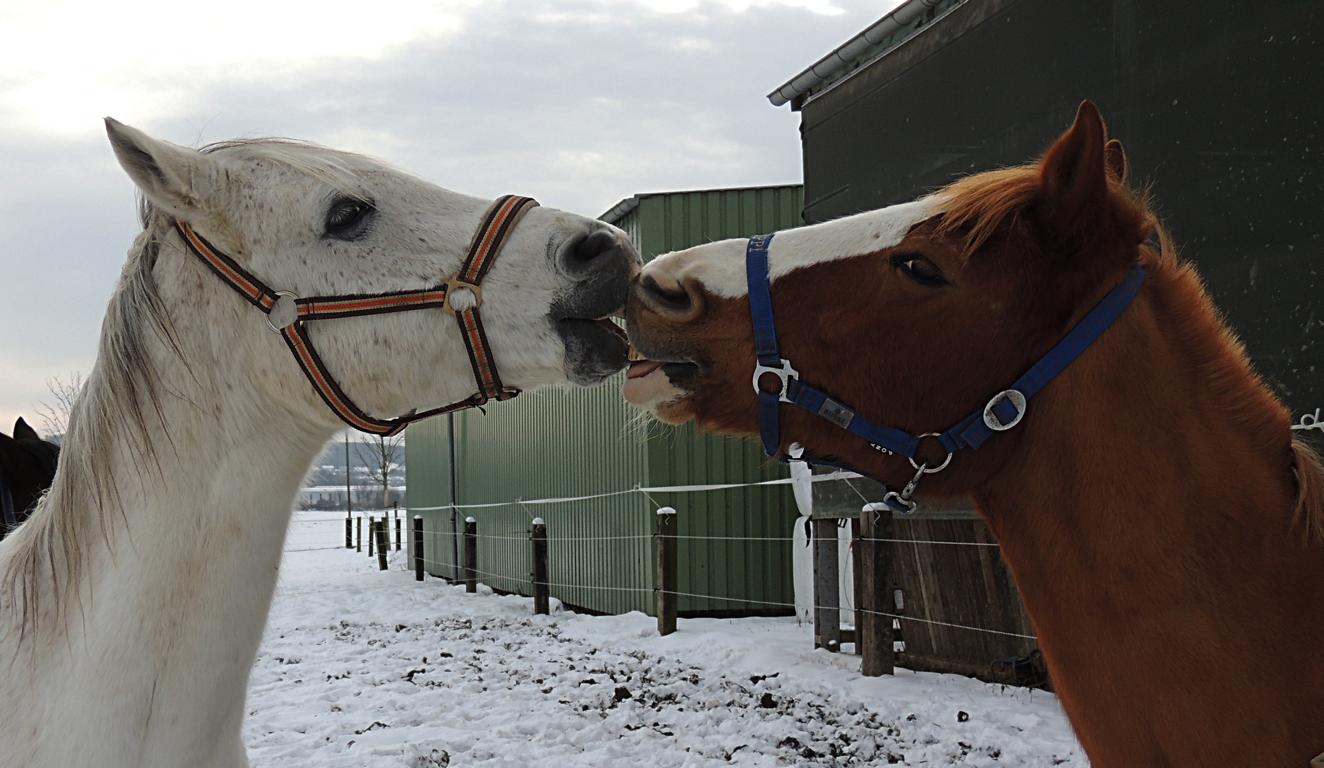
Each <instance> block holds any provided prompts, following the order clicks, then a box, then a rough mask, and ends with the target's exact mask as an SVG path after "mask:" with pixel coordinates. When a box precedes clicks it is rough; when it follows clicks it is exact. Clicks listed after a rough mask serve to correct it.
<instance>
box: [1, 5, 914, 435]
mask: <svg viewBox="0 0 1324 768" xmlns="http://www.w3.org/2000/svg"><path fill="white" fill-rule="evenodd" d="M897 4H898V2H897V0H883V1H882V2H859V1H857V0H544V1H543V2H501V1H495V2H477V1H476V0H445V1H444V2H432V3H424V2H406V1H404V0H374V2H370V3H360V2H344V1H343V0H322V2H319V3H315V4H313V3H298V4H295V3H281V2H279V1H278V0H276V1H273V0H262V1H260V2H259V1H258V0H229V2H226V3H220V4H212V3H181V2H178V0H168V1H167V0H150V1H149V2H123V3H121V2H115V3H89V2H85V1H84V0H78V2H68V1H63V2H62V1H59V0H56V1H52V0H46V1H45V2H40V3H37V2H25V3H16V2H6V3H3V4H0V287H3V291H2V292H0V431H4V432H6V433H8V431H9V427H10V425H12V423H13V421H14V418H15V417H16V416H18V415H20V414H31V413H32V412H33V409H34V406H36V405H37V404H38V403H39V402H41V401H43V400H47V399H49V398H48V396H47V394H46V386H45V382H46V380H47V379H49V378H50V377H52V376H57V375H58V376H63V375H66V374H68V373H69V372H71V371H81V372H83V373H86V372H87V371H89V370H90V369H91V367H92V364H93V360H94V356H95V351H96V340H97V335H98V332H99V328H100V323H101V317H102V313H103V310H104V308H105V303H106V300H107V298H108V296H109V294H110V291H111V289H112V287H113V284H114V280H115V277H116V275H117V273H118V270H119V268H120V265H121V263H122V262H123V259H124V255H125V251H126V249H127V248H128V245H129V243H130V241H131V240H132V238H133V236H134V234H135V233H136V231H137V229H138V227H137V221H136V219H135V213H134V202H133V188H132V186H131V184H130V183H129V181H128V180H127V178H126V177H125V176H124V175H123V173H122V172H121V171H120V170H119V167H118V166H117V165H116V164H115V161H114V158H113V157H112V155H111V152H110V149H109V147H108V146H107V143H106V140H105V134H104V132H103V128H102V123H101V117H102V116H103V115H111V116H114V117H116V118H118V119H119V120H122V121H124V122H127V123H129V124H131V125H135V126H137V127H139V128H142V129H144V130H146V131H148V132H149V133H151V134H153V135H155V136H157V137H160V138H165V139H169V140H171V141H174V142H177V143H182V144H201V143H205V142H209V141H215V140H217V139H223V138H228V137H234V136H290V137H295V138H300V139H308V140H311V141H315V142H318V143H321V144H326V145H330V146H333V147H338V148H343V149H350V150H355V151H359V152H363V153H367V154H370V155H374V156H377V157H381V158H383V159H385V160H387V161H390V162H391V163H393V164H395V165H397V166H399V167H402V168H405V169H407V170H410V171H412V172H414V173H417V174H418V175H420V176H423V177H424V178H427V179H429V180H431V181H434V182H436V183H438V184H441V185H442V186H445V187H448V188H451V189H455V190H459V191H463V192H468V193H472V194H476V195H485V196H496V195H498V194H502V193H506V192H519V193H521V194H528V195H533V196H535V197H537V198H538V199H539V200H541V201H542V202H543V203H544V204H545V205H551V206H555V207H558V208H564V209H567V210H571V211H576V212H578V213H583V214H589V215H598V214H600V213H602V212H603V211H605V210H606V209H607V208H608V207H610V206H611V205H612V204H613V203H615V202H616V201H617V200H619V199H621V198H623V197H627V196H629V195H631V194H633V193H635V192H643V191H657V190H668V189H689V188H704V187H718V186H736V185H752V184H770V183H784V182H798V181H800V178H801V173H800V144H799V133H798V124H799V120H798V115H795V114H793V113H791V112H790V111H789V109H788V108H786V107H783V108H781V109H776V108H773V107H772V106H771V105H770V104H769V103H768V102H767V100H766V99H765V94H766V93H768V92H769V91H770V90H772V89H773V88H775V87H776V86H778V85H780V84H781V83H782V82H784V81H785V80H787V79H789V78H790V77H791V76H792V75H794V74H796V73H797V72H799V71H800V70H801V69H803V68H804V67H806V66H808V65H809V64H811V63H813V62H814V61H815V60H816V59H818V58H819V57H820V56H822V55H823V54H825V53H827V52H828V51H830V50H831V49H832V48H834V47H836V46H837V45H839V44H841V43H842V42H845V41H846V40H847V39H848V38H849V37H851V36H852V35H854V34H855V33H857V32H859V31H860V30H862V29H863V28H864V27H865V26H867V25H868V24H870V23H871V22H873V21H874V20H876V19H877V18H879V17H880V16H881V15H882V14H883V13H885V12H886V11H887V10H889V9H890V8H892V7H894V6H895V5H897ZM283 6H288V7H289V8H290V10H288V11H287V10H283V9H282V7H283ZM296 7H297V10H296ZM38 428H40V427H39V426H38Z"/></svg>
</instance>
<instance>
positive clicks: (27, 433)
mask: <svg viewBox="0 0 1324 768" xmlns="http://www.w3.org/2000/svg"><path fill="white" fill-rule="evenodd" d="M14 439H15V440H40V439H41V435H38V434H37V430H35V429H33V428H32V427H29V426H28V423H27V422H26V421H24V420H23V417H22V416H19V417H18V421H16V422H14Z"/></svg>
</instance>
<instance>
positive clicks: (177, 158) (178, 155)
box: [106, 117, 222, 220]
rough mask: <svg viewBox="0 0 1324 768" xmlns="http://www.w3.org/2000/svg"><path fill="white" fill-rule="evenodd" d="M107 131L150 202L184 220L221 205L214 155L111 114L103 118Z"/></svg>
mask: <svg viewBox="0 0 1324 768" xmlns="http://www.w3.org/2000/svg"><path fill="white" fill-rule="evenodd" d="M106 135H107V136H109V137H110V146H111V147H113V148H114V150H115V157H116V158H117V159H118V160H119V162H120V165H121V166H123V168H124V170H125V172H126V173H128V174H129V178H131V179H133V183H134V184H136V185H137V186H138V189H140V190H142V193H143V196H144V197H146V198H147V200H148V201H149V202H151V203H152V204H153V205H155V206H157V207H158V208H161V209H163V210H165V211H167V212H169V213H170V214H171V215H172V216H176V217H178V218H181V219H185V220H189V219H194V218H196V217H197V216H199V215H200V214H201V215H205V214H207V213H208V212H210V211H213V210H216V209H217V208H219V207H221V206H220V202H219V201H217V200H216V197H217V195H218V194H219V193H220V190H221V187H222V185H221V178H222V170H221V166H220V161H219V160H217V158H215V157H211V156H210V155H204V154H203V153H201V152H199V151H197V150H196V149H189V148H187V147H181V146H179V145H177V144H171V143H169V142H166V141H160V140H158V139H153V138H152V137H151V136H148V135H147V134H145V133H143V132H142V131H140V130H138V129H137V128H132V127H130V126H127V125H125V124H124V123H121V122H119V121H118V120H116V119H114V118H112V117H107V118H106Z"/></svg>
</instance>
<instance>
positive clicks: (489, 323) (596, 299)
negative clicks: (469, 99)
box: [106, 119, 639, 431]
mask: <svg viewBox="0 0 1324 768" xmlns="http://www.w3.org/2000/svg"><path fill="white" fill-rule="evenodd" d="M106 125H107V131H108V133H109V136H110V140H111V144H112V146H113V148H114V150H115V153H116V155H117V157H118V158H119V161H120V164H121V165H122V166H123V167H124V169H125V171H127V172H128V174H129V176H130V177H131V178H132V180H133V181H134V183H135V184H136V185H137V186H138V188H139V190H140V191H141V193H142V195H143V197H144V199H145V201H146V204H147V205H146V208H147V210H148V215H147V217H146V218H147V221H146V226H145V231H144V233H143V235H142V236H141V237H140V243H141V242H144V241H145V242H148V243H153V244H154V245H155V248H156V251H154V253H155V252H159V256H158V257H157V263H156V265H155V267H154V269H153V270H152V272H153V279H154V281H155V283H156V285H157V287H158V288H159V294H160V303H161V304H162V305H163V308H164V312H163V314H164V315H166V316H167V317H168V318H169V321H170V322H169V324H170V325H171V326H173V327H172V328H171V329H170V330H169V334H170V335H171V336H172V337H173V338H185V339H191V340H196V339H210V342H208V343H207V344H206V345H205V346H206V349H205V354H206V355H207V356H208V357H207V360H206V362H207V365H206V366H205V367H212V366H213V365H217V366H220V367H222V368H230V369H232V370H247V371H250V372H252V373H253V374H255V375H251V376H248V377H246V380H245V381H232V382H230V383H229V384H228V385H226V386H227V391H229V390H244V391H245V392H246V393H249V394H251V395H252V397H250V398H245V399H247V400H255V401H256V402H259V403H261V404H262V406H261V407H262V408H269V409H271V410H272V412H280V413H285V414H292V415H294V417H295V420H296V421H300V422H307V421H309V420H311V422H312V423H323V422H325V423H327V424H333V423H334V417H333V416H332V415H331V414H332V411H334V412H335V413H336V414H339V415H341V417H342V418H343V419H344V420H345V421H347V422H348V423H350V424H351V425H352V426H356V427H359V428H364V426H363V425H362V424H360V423H358V422H359V421H360V420H366V421H367V422H368V423H370V424H378V425H380V424H388V425H389V426H387V427H381V431H386V430H387V429H395V428H402V427H403V425H404V424H405V423H406V422H407V421H408V420H410V419H412V418H414V417H415V416H416V415H417V414H420V413H426V412H427V411H429V410H430V409H436V408H438V407H440V406H445V405H447V404H453V403H463V404H481V402H482V401H484V400H485V399H486V397H488V396H493V397H497V399H502V398H503V397H505V396H509V395H510V394H513V393H515V392H518V391H520V390H525V389H531V388H535V387H539V386H544V385H551V384H560V383H566V382H571V383H575V384H581V385H587V384H593V383H596V382H598V381H601V380H602V379H604V378H605V377H607V376H608V375H610V374H612V373H614V372H615V371H617V370H619V369H620V368H622V367H623V366H624V365H625V355H626V344H625V341H624V338H623V334H622V333H621V332H620V331H619V329H618V328H617V327H616V326H615V325H614V324H613V322H612V321H611V319H610V316H611V315H613V314H618V313H619V312H620V310H621V309H622V307H623V305H624V301H625V296H626V291H627V286H628V283H629V279H630V277H631V275H632V274H633V273H634V272H635V271H636V270H637V269H638V263H639V257H638V255H637V253H636V252H635V250H634V249H633V247H632V246H631V245H630V243H629V240H628V238H627V237H626V236H625V235H624V234H623V233H622V232H621V231H620V230H617V229H615V228H613V227H611V226H609V225H607V224H603V223H601V222H598V221H595V220H592V219H588V218H584V217H581V216H576V215H572V214H569V213H564V212H561V211H557V210H553V209H550V208H542V207H537V206H536V204H535V203H532V201H528V200H526V199H519V198H503V199H502V200H500V201H498V203H499V204H498V205H496V206H494V205H492V201H490V200H482V199H479V198H475V197H470V196H468V195H463V194H458V193H455V192H451V191H448V190H446V189H442V188H441V187H438V186H435V185H433V184H430V183H428V182H425V181H423V180H421V179H418V178H416V177H414V176H411V175H409V174H407V173H404V172H401V171H398V170H395V169H393V168H391V167H388V166H387V165H385V164H383V163H381V162H378V161H375V160H371V159H368V158H366V157H362V156H359V155H355V154H350V153H346V152H339V151H335V150H330V149H326V148H323V147H318V146H314V145H310V144H304V143H299V142H292V141H284V140H249V141H233V142H225V143H222V144H218V145H214V146H212V147H209V148H207V149H205V150H202V151H199V150H194V149H189V148H185V147H181V146H177V145H174V144H170V143H168V142H165V141H160V140H157V139H153V138H151V137H149V136H147V135H146V134H144V133H142V132H141V131H138V130H136V129H133V128H131V127H129V126H126V125H123V124H120V123H118V122H116V121H114V120H110V119H107V123H106ZM149 250H150V249H149ZM194 256H197V257H199V258H198V259H195V258H193V257H194ZM475 259H477V262H476V263H475ZM471 264H472V265H473V273H472V274H469V275H467V276H465V275H461V272H462V267H464V268H465V269H467V268H468V267H469V266H470V265H471ZM209 269H210V272H211V273H214V274H209ZM217 278H219V279H220V280H222V281H224V282H228V283H230V285H231V287H232V288H234V289H235V290H236V291H238V292H239V293H240V294H241V296H239V297H236V296H234V295H231V294H229V292H227V291H226V290H225V288H224V287H223V286H222V285H221V284H220V282H219V281H218V280H217ZM480 280H481V285H479V281H480ZM448 288H449V291H448ZM240 298H242V299H246V300H247V303H248V304H251V305H253V306H247V305H246V304H245V302H244V301H242V300H237V299H240ZM461 299H463V301H460V300H461ZM255 307H256V309H255ZM414 309H418V310H427V311H409V310H414ZM443 310H444V311H443ZM466 310H474V311H466ZM477 310H481V312H478V311H477ZM447 312H449V313H451V314H453V315H456V316H457V317H459V318H460V319H461V323H460V325H459V326H458V329H457V325H456V323H455V321H454V320H450V319H448V318H446V313H447ZM478 318H481V322H478ZM313 320H320V321H322V322H316V323H314V322H312V321H313ZM273 331H275V333H273ZM295 331H297V333H296V332H295ZM189 343H190V344H194V343H195V342H192V341H191V342H189ZM287 347H288V350H287ZM309 350H312V352H311V353H310V352H309ZM180 351H181V352H182V353H183V354H182V357H183V358H184V359H185V360H186V361H189V362H190V363H191V364H192V363H196V362H197V361H196V359H194V360H190V358H196V356H197V355H199V354H203V353H204V350H202V349H198V348H196V347H195V348H192V349H182V350H180ZM290 351H293V352H294V353H295V357H296V358H298V359H299V362H300V364H301V365H303V367H304V373H305V374H306V377H307V378H308V380H309V381H311V382H313V384H314V387H312V388H310V387H309V386H308V385H307V384H306V383H303V382H300V381H299V380H298V379H299V375H300V374H299V367H298V366H296V365H294V364H292V363H291V361H290V359H289V357H288V355H289V352H290ZM471 370H472V371H474V372H475V374H474V375H471V374H470V373H468V372H469V371H471ZM475 375H477V376H478V379H479V380H477V381H476V380H475ZM314 390H316V394H315V391H314ZM476 390H481V392H476ZM213 394H215V393H213ZM317 394H320V395H321V398H320V399H322V400H323V401H324V402H318V400H319V398H318V397H317ZM340 400H343V401H344V402H343V403H341V402H333V401H340ZM346 404H348V405H346ZM327 405H330V406H332V408H331V409H328V408H327V407H326V406H327ZM263 418H265V417H263ZM369 431H373V430H372V429H369Z"/></svg>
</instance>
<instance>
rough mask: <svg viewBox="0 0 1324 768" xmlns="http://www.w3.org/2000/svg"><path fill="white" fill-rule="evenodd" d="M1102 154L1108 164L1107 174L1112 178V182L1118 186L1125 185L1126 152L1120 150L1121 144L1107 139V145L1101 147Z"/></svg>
mask: <svg viewBox="0 0 1324 768" xmlns="http://www.w3.org/2000/svg"><path fill="white" fill-rule="evenodd" d="M1103 154H1104V156H1105V157H1106V158H1107V162H1108V174H1109V175H1110V176H1112V177H1113V181H1116V182H1117V183H1118V184H1125V183H1126V172H1127V170H1128V169H1127V165H1126V150H1124V149H1122V142H1120V141H1118V140H1117V139H1108V143H1107V144H1104V145H1103Z"/></svg>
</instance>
